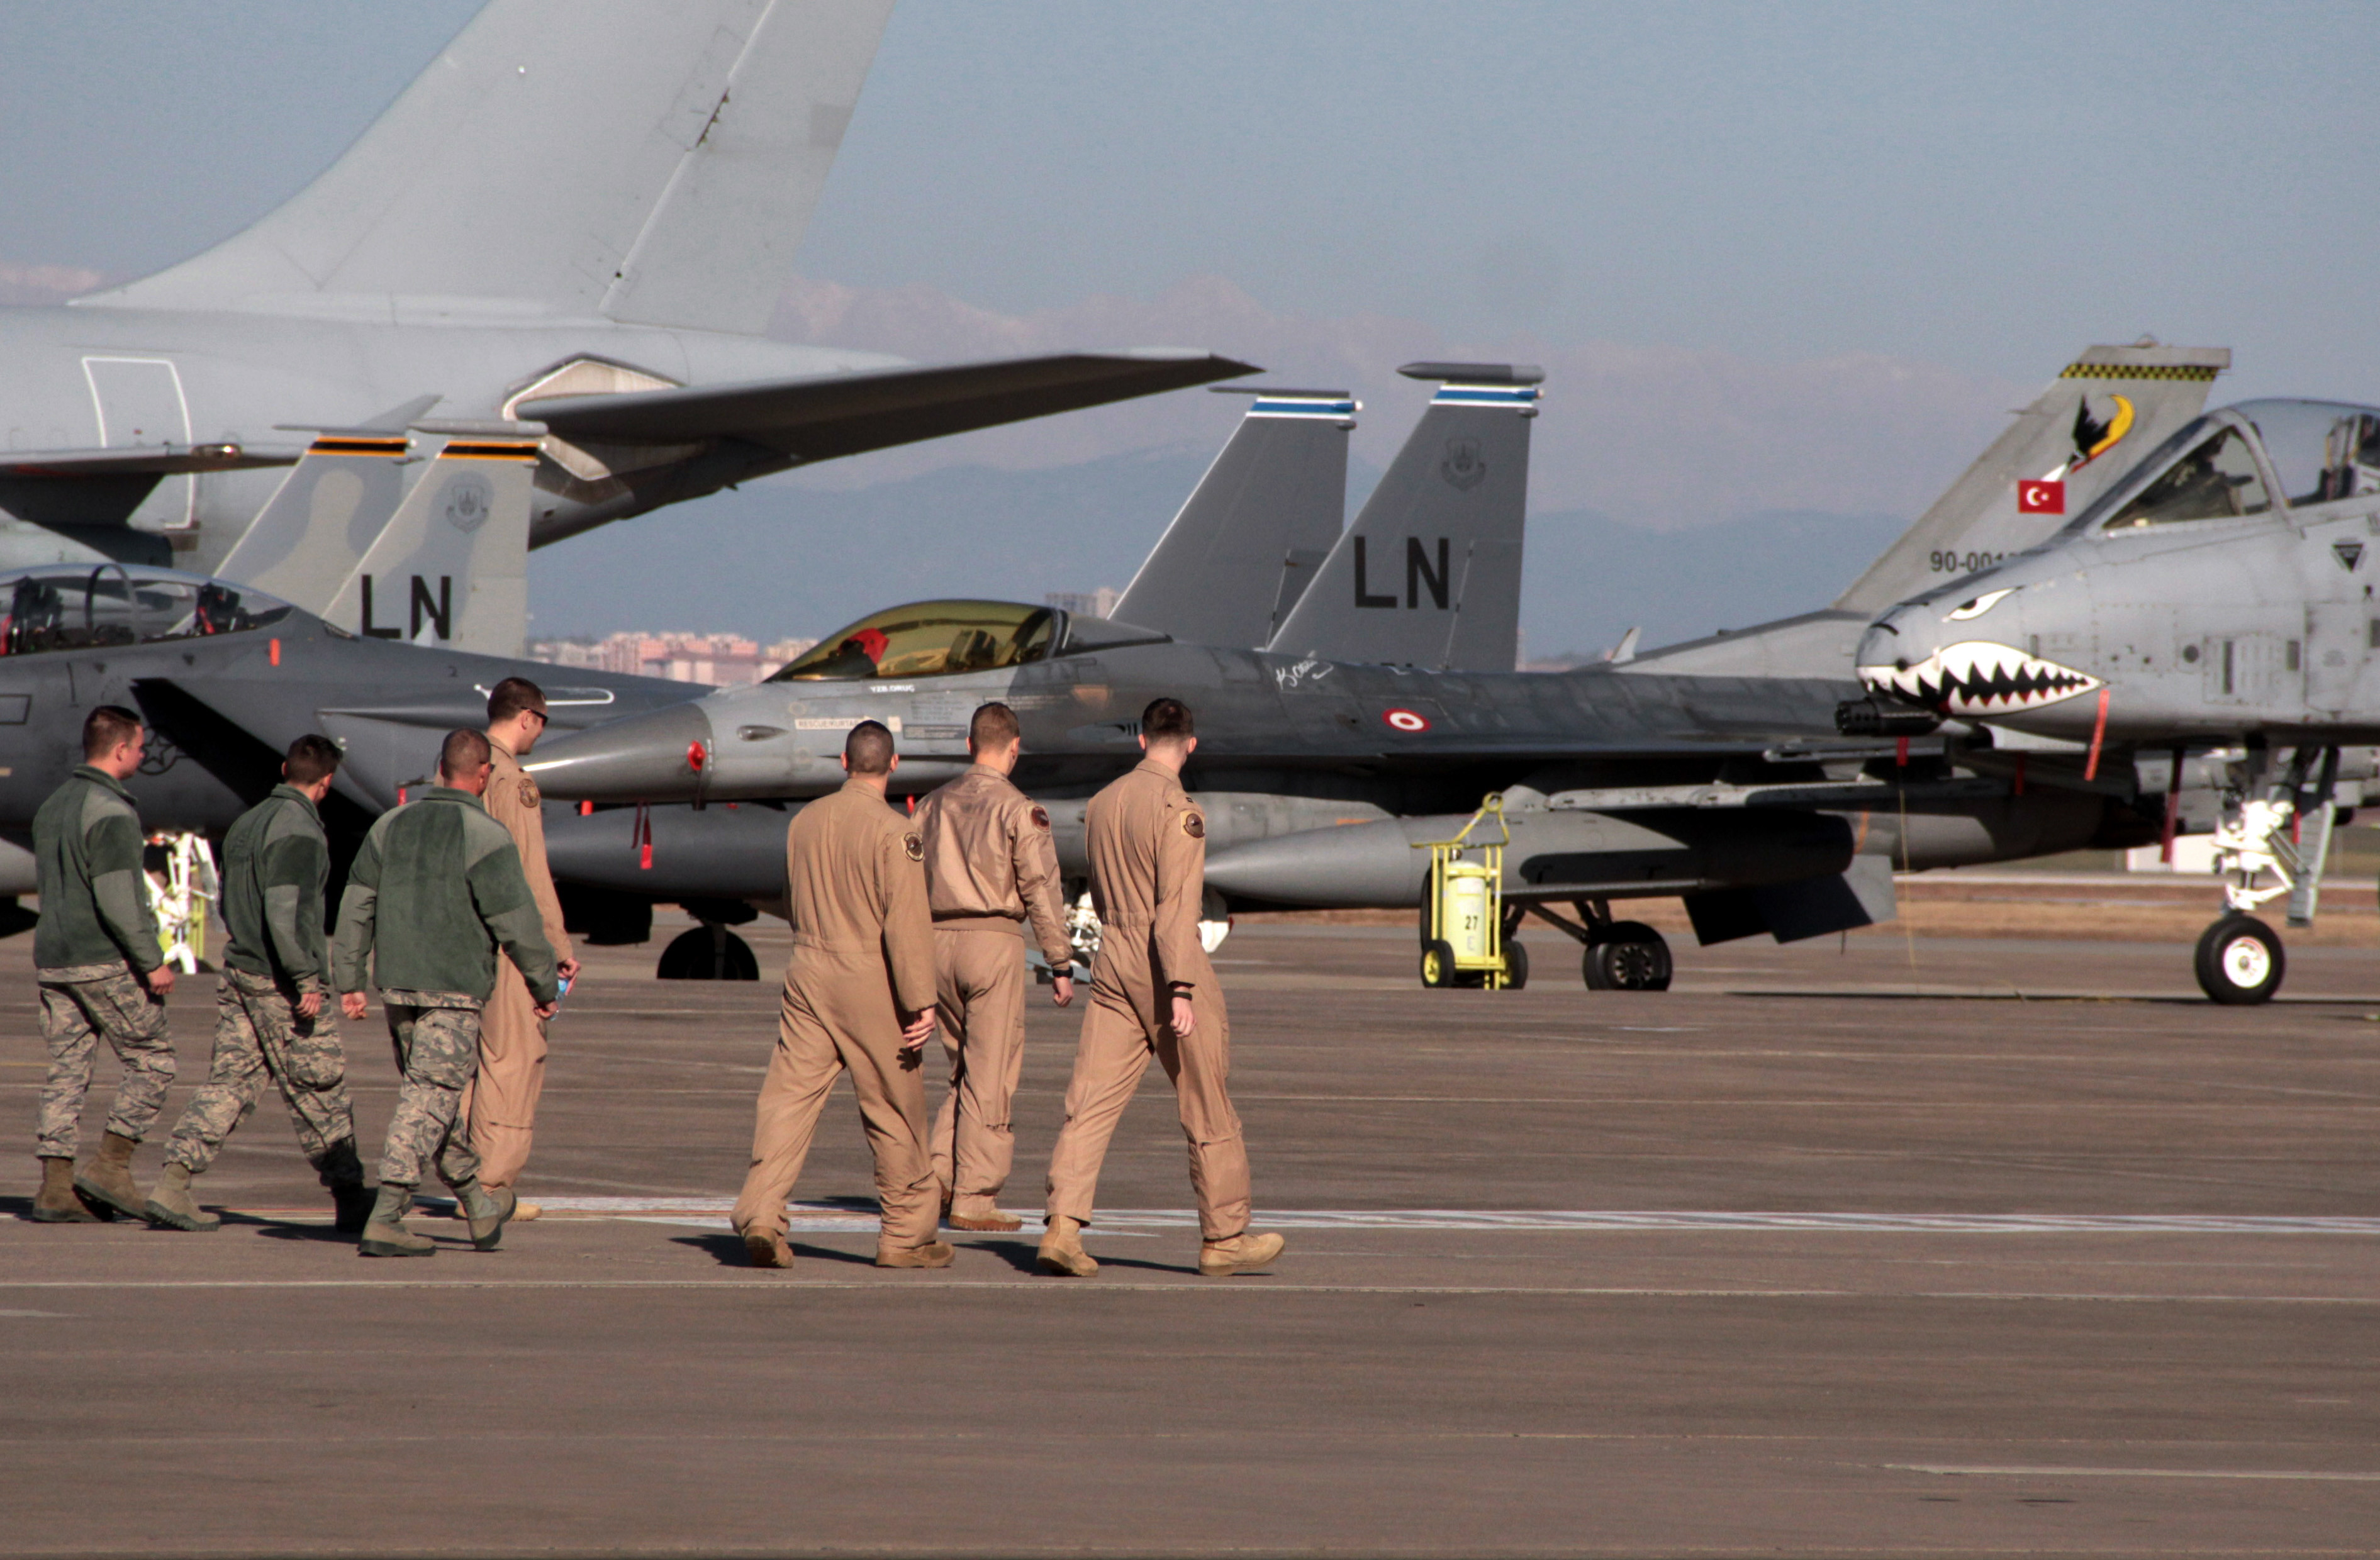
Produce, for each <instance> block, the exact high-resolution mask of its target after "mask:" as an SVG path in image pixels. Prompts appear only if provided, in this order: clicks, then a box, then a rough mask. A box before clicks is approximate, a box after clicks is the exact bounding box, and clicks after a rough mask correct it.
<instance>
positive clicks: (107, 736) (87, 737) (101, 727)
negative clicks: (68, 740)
mask: <svg viewBox="0 0 2380 1560" xmlns="http://www.w3.org/2000/svg"><path fill="white" fill-rule="evenodd" d="M139 735H140V717H139V716H138V715H135V714H133V713H132V711H130V710H128V709H127V708H125V707H123V706H122V705H120V704H103V705H101V706H100V707H98V708H97V709H94V710H92V711H91V713H90V714H89V715H86V716H84V717H83V718H82V756H84V757H85V758H104V757H106V756H108V755H109V754H111V753H113V752H115V750H116V749H117V748H119V747H121V746H123V745H124V744H126V743H128V742H130V741H131V740H132V739H133V738H134V737H137V736H139Z"/></svg>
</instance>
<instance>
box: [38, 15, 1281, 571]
mask: <svg viewBox="0 0 2380 1560" xmlns="http://www.w3.org/2000/svg"><path fill="white" fill-rule="evenodd" d="M891 9H892V0H670V3H669V4H667V5H653V4H650V3H646V0H490V3H489V4H488V5H487V6H486V7H485V8H484V9H483V10H481V12H480V14H479V15H478V16H477V17H476V18H473V19H472V21H471V22H470V23H469V24H468V26H467V27H465V28H464V30H462V32H461V33H460V34H458V35H457V36H456V37H455V39H454V40H453V41H452V42H449V43H448V44H447V45H446V47H445V48H444V49H443V50H442V51H440V54H439V56H438V58H437V60H436V61H435V62H434V63H432V64H431V66H430V67H429V68H428V69H427V70H425V71H424V72H423V73H422V75H421V76H420V77H419V79H417V80H415V81H414V83H413V84H412V85H411V86H410V87H409V88H407V90H406V91H405V92H404V93H403V94H401V95H400V96H399V97H398V98H397V99H396V101H395V103H392V104H391V105H390V106H389V108H388V109H387V111H386V112H385V113H383V115H381V117H380V118H379V119H378V120H377V121H375V122H374V123H373V125H372V126H371V127H370V128H369V129H368V130H366V131H365V132H364V134H363V136H362V137H361V138H360V139H358V140H357V141H356V143H355V144H354V145H353V146H352V147H350V148H349V149H348V150H347V151H346V153H345V154H344V155H342V156H341V157H340V158H339V159H338V160H337V161H336V162H334V163H333V164H332V165H331V166H330V167H329V168H327V169H325V170H324V171H323V172H322V175H320V176H318V177H317V178H316V179H315V180H314V181H313V182H312V183H311V184H310V185H308V186H307V187H305V188H304V189H302V190H300V191H299V192H298V193H297V194H296V195H295V196H293V197H291V198H290V199H289V200H287V201H286V202H285V203H284V204H283V205H282V206H281V207H279V208H278V209H277V210H275V211H273V212H270V213H268V214H267V215H265V216H264V217H263V218H262V219H261V220H260V221H258V222H257V223H256V224H253V225H252V226H250V227H249V228H248V229H246V230H245V231H243V232H240V233H237V234H235V235H233V236H231V237H229V238H226V239H225V240H224V241H223V242H222V243H220V244H217V245H216V246H215V247H214V248H211V249H209V250H207V251H206V252H205V253H203V254H200V255H198V256H195V257H193V258H191V259H189V260H185V261H183V262H182V263H180V264H178V265H175V266H172V267H170V268H168V269H167V270H164V271H162V272H157V273H156V274H154V275H152V276H147V277H142V278H140V279H139V280H136V281H132V282H128V283H125V284H121V285H116V286H111V287H108V288H106V289H104V290H103V291H100V292H97V293H93V294H91V295H89V296H85V297H81V298H77V299H75V300H73V301H72V302H71V303H68V304H65V305H59V306H53V307H44V308H0V429H5V430H6V433H7V441H6V442H7V448H6V449H5V450H0V567H17V566H20V565H27V564H32V563H48V562H90V563H96V562H103V561H104V560H107V559H115V560H118V561H120V562H140V563H146V564H152V565H167V564H176V565H181V566H186V567H189V568H193V569H196V570H200V571H204V572H208V573H221V572H222V564H223V562H224V561H225V558H226V556H227V554H228V553H229V552H230V551H231V550H232V549H233V548H234V547H235V546H236V545H237V543H238V541H239V539H240V537H241V534H242V531H243V529H244V527H245V526H247V525H248V523H249V520H250V519H251V518H252V517H253V516H254V515H255V514H257V512H258V510H259V508H260V507H261V505H262V503H263V502H264V500H265V497H266V495H267V493H268V492H270V491H271V490H272V485H273V482H274V481H275V480H276V479H277V476H276V473H275V472H274V471H273V470H272V469H270V468H272V467H274V466H286V465H288V464H289V463H291V462H292V461H294V460H296V459H297V456H298V454H299V453H302V450H303V448H304V441H303V440H302V438H301V439H294V440H293V439H292V438H291V437H290V435H289V433H288V431H287V428H288V425H293V424H303V425H308V426H319V425H322V424H325V423H347V424H361V423H367V422H369V421H370V420H371V419H373V418H374V417H378V416H380V415H381V414H382V413H383V411H384V410H386V409H387V408H391V407H407V406H409V407H411V408H412V410H411V414H410V415H412V416H417V417H418V416H419V415H420V412H421V410H422V407H421V405H420V404H419V398H421V397H424V396H428V397H430V398H431V399H433V400H436V401H437V403H438V405H439V407H440V410H441V411H442V413H443V415H445V416H449V417H468V418H480V419H486V418H504V419H515V418H535V419H537V420H539V421H540V422H542V423H543V424H544V425H545V432H544V433H543V435H542V437H541V440H540V449H539V459H538V466H537V472H536V478H537V491H536V501H535V504H534V507H533V509H532V512H531V514H530V516H529V537H530V541H531V544H532V545H536V546H543V545H545V544H546V543H548V542H552V541H555V540H559V539H561V538H565V537H568V536H572V535H575V534H577V533H578V532H580V531H584V530H587V529H589V528H590V527H592V526H601V525H604V524H607V523H609V522H611V521H613V520H618V519H622V518H625V517H626V516H629V515H634V514H643V513H645V512H647V511H649V510H651V509H654V508H657V507H660V506H662V505H664V504H669V503H674V502H679V501H681V500H685V499H691V498H698V497H700V496H701V495H703V494H705V493H710V492H714V491H716V490H719V489H721V488H722V487H726V486H728V485H730V484H733V483H736V482H741V481H747V480H749V479H751V478H756V477H759V476H763V475H765V474H767V473H770V472H773V471H783V470H785V469H787V468H788V467H791V466H800V465H805V464H807V463H811V462H815V461H820V460H830V459H834V458H837V457H839V456H843V455H848V454H853V453H858V452H860V451H865V450H873V449H881V448H884V447H887V446H890V445H895V444H902V443H906V442H910V441H916V440H921V439H931V438H939V437H941V436H942V435H944V434H949V433H954V432H960V431H964V430H966V429H978V428H987V427H991V426H994V425H997V424H1001V423H1007V422H1014V421H1016V420H1018V419H1020V418H1026V417H1040V416H1044V415H1047V414H1050V413H1053V412H1061V411H1066V410H1070V409H1074V408H1077V407H1084V406H1092V405H1101V404H1104V403H1108V402H1111V401H1117V400H1122V399H1124V398H1127V397H1131V396H1136V395H1145V394H1148V393H1153V392H1158V391H1164V390H1171V389H1177V388H1181V387H1183V386H1187V385H1196V384H1203V383H1206V382H1208V381H1213V380H1219V379H1224V378H1230V377H1234V376H1239V375H1243V374H1245V373H1246V372H1248V369H1247V366H1246V365H1245V364H1240V363H1236V362H1233V361H1231V360H1229V359H1225V358H1220V357H1211V356H1209V355H1208V354H1205V353H1202V352H1191V351H1178V350H1154V351H1124V352H1111V353H1087V352H1069V353H1056V354H1048V355H1041V356H1036V357H1021V358H1010V359H1004V360H999V361H991V362H976V363H959V364H944V365H928V366H920V365H916V364H910V363H906V362H904V361H903V360H902V359H900V358H897V357H891V356H888V355H886V354H883V353H872V352H857V351H850V350H845V349H843V348H838V347H822V346H814V345H797V344H795V343H790V342H784V341H778V340H774V339H771V336H770V335H769V334H768V330H769V327H770V323H771V318H772V316H773V314H774V313H775V310H776V308H777V307H778V302H779V297H780V295H781V293H782V292H783V288H784V286H785V284H786V283H787V282H788V280H789V279H790V276H791V272H792V263H793V259H794V253H795V248H796V246H797V245H798V244H799V243H800V241H801V237H802V234H803V231H804V229H805V228H806V227H807V224H808V221H809V217H810V213H811V211H812V209H813V208H814V206H815V205H816V203H817V200H818V198H819V194H820V190H821V189H822V188H823V187H824V186H825V183H826V178H827V174H828V171H829V169H830V168H832V165H833V163H834V158H835V153H836V151H837V149H838V148H839V147H840V146H841V144H842V140H843V137H844V129H845V127H847V126H848V125H849V124H850V122H851V119H852V115H853V112H854V109H855V107H856V103H857V101H858V97H859V91H860V87H861V84H862V82H863V81H864V80H865V79H866V78H867V75H868V67H869V64H870V63H871V61H872V60H873V58H874V56H875V52H876V46H877V40H878V38H879V37H880V34H881V33H882V31H883V28H884V23H885V18H886V17H887V15H888V14H889V13H890V11H891ZM208 177H209V178H210V180H212V181H214V182H218V183H221V182H224V181H225V180H226V179H236V178H237V170H215V169H211V170H209V171H208Z"/></svg>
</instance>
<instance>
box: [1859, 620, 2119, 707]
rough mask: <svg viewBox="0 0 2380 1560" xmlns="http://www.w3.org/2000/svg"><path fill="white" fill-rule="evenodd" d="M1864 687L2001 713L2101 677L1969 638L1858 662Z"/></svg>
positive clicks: (1905, 698)
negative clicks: (1885, 661) (1912, 655)
mask: <svg viewBox="0 0 2380 1560" xmlns="http://www.w3.org/2000/svg"><path fill="white" fill-rule="evenodd" d="M1859 679H1860V681H1861V682H1862V683H1865V684H1867V687H1868V689H1869V691H1870V692H1873V693H1878V694H1885V695H1890V696H1892V697H1894V698H1897V699H1900V700H1901V701H1902V702H1903V703H1906V704H1914V705H1920V706H1923V707H1925V708H1927V709H1931V710H1936V711H1938V712H1939V713H1941V714H1944V715H2006V714H2008V713H2010V711H2012V710H2019V709H2039V708H2041V707H2044V706H2046V705H2053V704H2057V703H2059V702H2060V701H2062V700H2065V699H2070V698H2072V697H2074V696H2075V695H2077V694H2087V693H2089V692H2091V691H2092V690H2093V689H2094V688H2096V687H2098V686H2100V683H2101V679H2099V678H2096V677H2093V676H2091V675H2090V674H2089V673H2087V672H2082V671H2075V670H2074V669H2073V668H2071V667H2066V666H2060V665H2058V663H2057V662H2056V661H2048V660H2043V659H2041V658H2040V657H2038V656H2029V655H2026V654H2025V653H2024V652H2023V651H2022V650H2019V649H2015V648H2012V647H2010V646H2007V645H1995V644H1993V643H1991V642H1990V641H1989V640H1984V639H1970V640H1967V641H1965V642H1964V643H1961V644H1957V645H1946V646H1944V647H1942V648H1940V649H1938V650H1937V651H1935V652H1934V653H1933V654H1932V655H1930V656H1927V657H1926V658H1925V659H1924V660H1922V661H1919V662H1917V663H1916V664H1915V665H1913V666H1900V665H1885V666H1863V667H1861V668H1860V669H1859Z"/></svg>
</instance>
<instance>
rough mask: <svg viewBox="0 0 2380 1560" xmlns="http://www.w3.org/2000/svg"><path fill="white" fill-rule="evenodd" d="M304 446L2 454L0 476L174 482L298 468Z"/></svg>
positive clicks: (126, 446) (201, 446)
mask: <svg viewBox="0 0 2380 1560" xmlns="http://www.w3.org/2000/svg"><path fill="white" fill-rule="evenodd" d="M304 453H306V446H305V445H303V444H118V445H115V446H114V447H113V448H95V449H86V450H7V451H0V477H16V478H40V477H67V478H80V477H175V476H180V475H183V474H186V473H188V472H193V471H245V470H248V469H249V468H250V467H253V466H294V465H296V464H297V459H298V457H299V456H301V455H303V454H304Z"/></svg>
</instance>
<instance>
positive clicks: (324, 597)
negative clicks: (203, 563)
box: [215, 427, 412, 617]
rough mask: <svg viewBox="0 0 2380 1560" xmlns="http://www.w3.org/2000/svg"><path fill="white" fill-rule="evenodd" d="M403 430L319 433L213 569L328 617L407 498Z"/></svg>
mask: <svg viewBox="0 0 2380 1560" xmlns="http://www.w3.org/2000/svg"><path fill="white" fill-rule="evenodd" d="M411 449H412V442H411V441H410V440H408V439H407V437H406V434H405V429H403V428H402V427H399V428H397V429H394V430H390V429H378V428H334V429H317V430H315V431H314V441H313V442H312V443H311V444H310V445H308V446H307V448H306V453H305V454H304V456H302V457H301V458H300V459H299V460H298V462H297V465H296V466H292V467H291V468H290V470H289V475H288V476H286V477H285V478H282V479H281V486H280V487H278V488H277V489H275V490H273V497H272V498H270V499H268V500H266V501H265V505H264V507H263V508H262V509H261V510H260V511H258V512H257V516H256V518H255V519H254V520H253V521H251V522H249V527H248V529H247V530H246V531H245V532H243V533H242V534H241V536H240V538H239V540H238V542H237V543H236V544H235V545H234V546H233V548H232V550H231V551H230V552H229V553H227V554H226V555H225V558H224V561H223V562H222V564H221V565H220V566H219V567H217V568H216V570H215V573H216V574H219V575H221V576H222V577H223V578H225V579H227V580H232V581H236V582H237V583H238V584H241V585H252V586H254V587H256V588H257V589H259V590H262V591H265V592H267V593H269V594H271V595H273V596H278V597H279V598H281V599H283V600H284V601H286V602H288V603H289V604H290V605H292V606H294V607H296V608H297V609H298V610H299V611H308V612H312V613H314V614H315V615H316V616H318V617H319V616H322V615H323V614H325V613H327V612H328V611H330V610H331V603H332V602H333V601H334V600H336V599H338V595H339V591H340V590H341V588H342V587H345V586H346V583H347V577H348V576H349V575H350V574H354V573H355V570H356V565H357V564H358V563H360V562H363V557H364V554H365V553H366V552H369V551H370V550H371V545H372V543H374V542H375V541H378V540H379V539H380V535H381V532H382V531H383V529H385V528H386V526H387V525H388V522H389V519H390V517H391V516H393V515H395V514H396V511H397V506H398V505H399V504H401V503H403V502H405V465H406V458H407V454H408V453H410V452H411Z"/></svg>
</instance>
